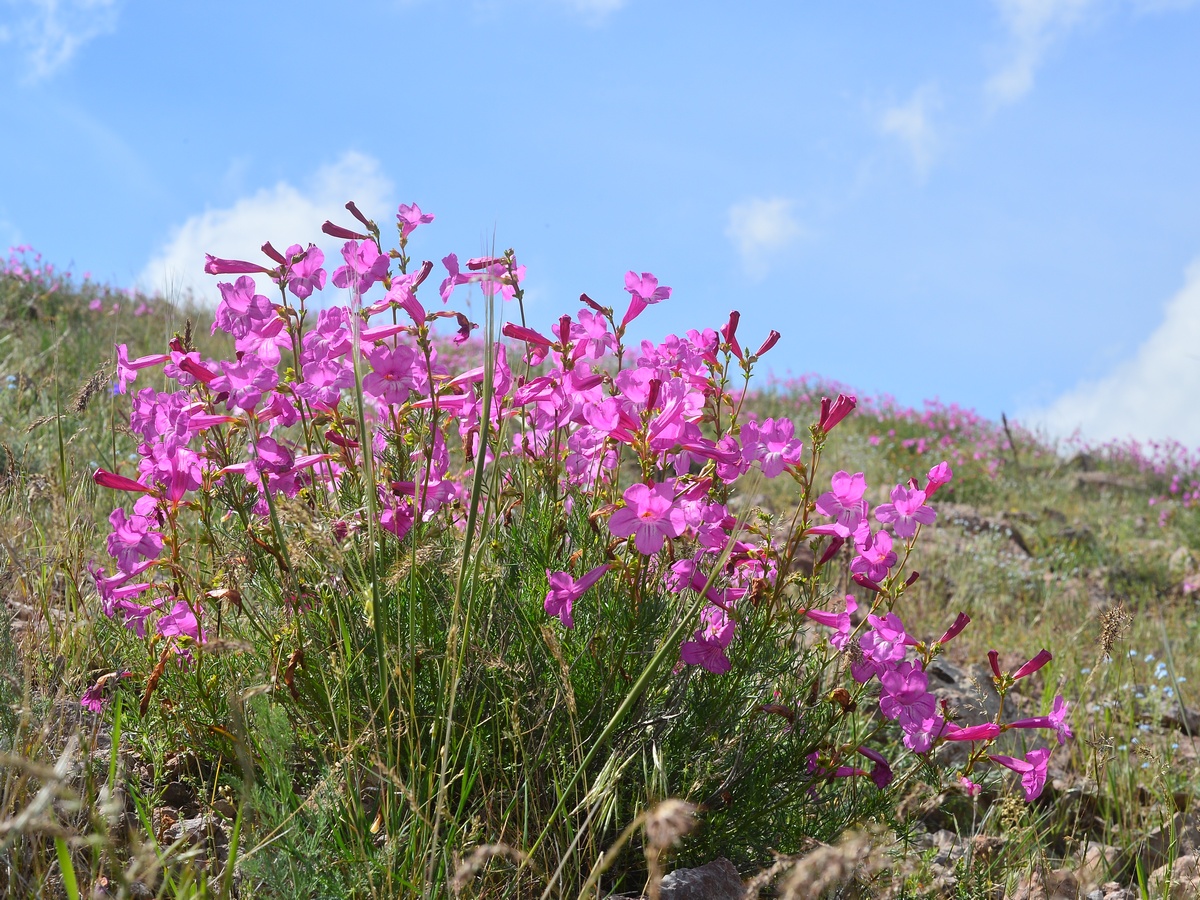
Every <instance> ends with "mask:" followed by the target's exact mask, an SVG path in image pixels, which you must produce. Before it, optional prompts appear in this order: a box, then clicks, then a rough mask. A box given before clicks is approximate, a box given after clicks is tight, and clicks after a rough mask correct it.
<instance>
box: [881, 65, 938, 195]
mask: <svg viewBox="0 0 1200 900" xmlns="http://www.w3.org/2000/svg"><path fill="white" fill-rule="evenodd" d="M939 105H940V101H939V98H938V91H937V87H936V86H935V85H925V86H924V87H921V88H918V89H917V90H916V91H915V92H914V93H913V95H912V97H911V98H910V99H909V101H908V102H907V103H905V104H902V105H900V106H893V107H892V108H890V109H888V110H885V111H884V113H883V115H882V116H880V117H879V130H880V131H882V132H883V133H884V134H887V135H891V136H892V137H895V138H896V139H897V140H899V141H900V142H901V143H902V144H904V146H905V147H907V148H908V152H909V154H910V155H911V156H912V161H913V166H914V167H915V168H916V170H917V175H918V176H920V177H921V178H924V177H925V176H926V175H928V174H929V167H930V166H931V165H933V159H934V156H935V155H936V154H937V150H938V137H937V134H936V133H935V130H934V125H933V122H932V120H931V113H932V112H933V110H935V109H936V108H937V107H938V106H939Z"/></svg>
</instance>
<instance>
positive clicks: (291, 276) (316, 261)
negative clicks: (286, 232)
mask: <svg viewBox="0 0 1200 900" xmlns="http://www.w3.org/2000/svg"><path fill="white" fill-rule="evenodd" d="M301 254H303V255H302V256H301ZM298 256H299V257H300V259H297V258H296V257H298ZM287 258H288V260H290V261H291V262H289V264H288V267H287V269H286V277H287V286H288V290H289V291H291V292H292V294H294V295H295V296H296V297H298V298H299V299H301V300H306V299H308V298H309V297H311V296H312V292H313V291H320V290H324V289H325V277H326V274H325V270H324V269H323V268H321V266H322V264H323V263H324V262H325V254H324V253H323V252H322V251H321V248H320V247H317V246H316V245H315V244H309V245H308V249H307V250H302V249H301V247H300V245H299V244H292V246H290V247H288V249H287Z"/></svg>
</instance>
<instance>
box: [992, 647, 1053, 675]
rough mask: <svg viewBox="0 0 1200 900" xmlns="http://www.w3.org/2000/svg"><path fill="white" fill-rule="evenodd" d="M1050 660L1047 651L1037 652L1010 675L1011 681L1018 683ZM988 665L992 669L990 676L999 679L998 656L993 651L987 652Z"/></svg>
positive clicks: (1050, 655)
mask: <svg viewBox="0 0 1200 900" xmlns="http://www.w3.org/2000/svg"><path fill="white" fill-rule="evenodd" d="M1052 659H1054V656H1053V655H1052V654H1051V653H1050V651H1049V650H1039V651H1038V652H1037V655H1036V656H1035V657H1034V658H1033V659H1031V660H1029V662H1027V663H1025V664H1023V665H1022V666H1021V667H1020V668H1019V669H1017V670H1016V671H1015V672H1013V673H1012V678H1013V681H1019V680H1020V679H1022V678H1024V677H1025V676H1026V675H1032V674H1033V673H1034V672H1036V671H1037V670H1038V669H1040V668H1041V667H1042V666H1044V665H1045V664H1046V663H1048V662H1050V660H1052ZM988 664H989V665H990V666H991V667H992V674H993V675H995V676H996V677H997V678H1000V677H1001V672H1000V654H999V653H997V652H996V651H995V650H989V651H988Z"/></svg>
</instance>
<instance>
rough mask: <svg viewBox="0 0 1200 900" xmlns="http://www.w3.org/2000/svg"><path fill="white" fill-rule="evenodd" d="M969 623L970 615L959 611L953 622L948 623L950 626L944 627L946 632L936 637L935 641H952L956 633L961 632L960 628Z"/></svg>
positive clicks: (940, 642) (956, 635) (942, 642)
mask: <svg viewBox="0 0 1200 900" xmlns="http://www.w3.org/2000/svg"><path fill="white" fill-rule="evenodd" d="M970 624H971V617H970V616H968V615H967V614H966V613H961V612H960V613H959V614H958V615H957V616H956V617H955V618H954V622H953V623H952V624H951V625H950V627H949V628H947V629H946V633H945V634H943V635H942V636H941V637H940V638H938V639H937V643H939V644H945V643H948V642H949V641H952V640H953V639H954V638H956V637H958V635H959V634H960V633H961V632H962V630H963V629H964V628H966V627H967V626H968V625H970Z"/></svg>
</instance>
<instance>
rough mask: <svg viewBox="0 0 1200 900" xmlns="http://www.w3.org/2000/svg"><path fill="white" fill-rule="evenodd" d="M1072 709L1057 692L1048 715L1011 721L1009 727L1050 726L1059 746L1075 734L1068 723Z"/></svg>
mask: <svg viewBox="0 0 1200 900" xmlns="http://www.w3.org/2000/svg"><path fill="white" fill-rule="evenodd" d="M1069 711H1070V704H1069V703H1067V701H1066V700H1064V699H1063V697H1062V694H1057V695H1056V696H1055V697H1054V705H1053V706H1052V707H1051V708H1050V715H1048V716H1034V717H1033V718H1031V719H1021V720H1020V721H1019V722H1010V723H1009V724H1008V727H1009V728H1050V729H1052V730H1053V731H1054V733H1055V737H1057V738H1058V743H1059V746H1062V745H1063V744H1065V743H1066V742H1067V741H1068V740H1069V739H1070V738H1073V737H1074V736H1075V735H1074V733H1072V731H1071V726H1070V725H1068V724H1067V713H1068V712H1069Z"/></svg>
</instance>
